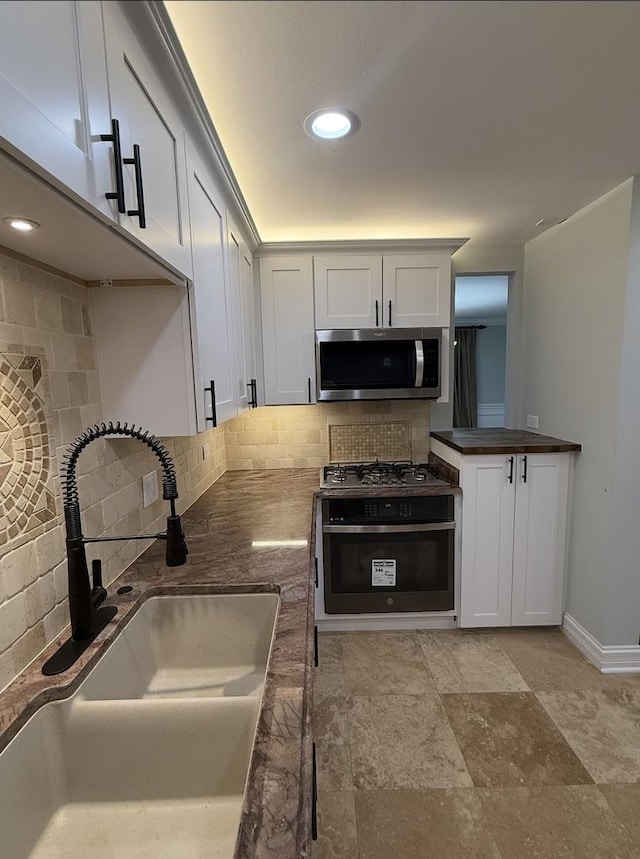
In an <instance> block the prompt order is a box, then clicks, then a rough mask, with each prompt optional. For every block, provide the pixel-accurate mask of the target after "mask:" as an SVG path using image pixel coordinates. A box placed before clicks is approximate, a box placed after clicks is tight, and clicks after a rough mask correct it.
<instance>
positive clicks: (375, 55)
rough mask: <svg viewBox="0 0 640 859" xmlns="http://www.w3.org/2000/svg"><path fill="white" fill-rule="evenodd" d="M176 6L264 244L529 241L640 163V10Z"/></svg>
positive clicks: (178, 2) (436, 4)
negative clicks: (317, 127) (322, 115)
mask: <svg viewBox="0 0 640 859" xmlns="http://www.w3.org/2000/svg"><path fill="white" fill-rule="evenodd" d="M165 6H166V8H167V10H168V13H169V15H170V17H171V20H172V22H173V25H174V27H175V29H176V32H177V34H178V36H179V38H180V41H181V43H182V46H183V49H184V51H185V54H186V56H187V59H188V61H189V64H190V66H191V68H192V71H193V72H194V75H195V78H196V81H197V83H198V85H199V88H200V90H201V92H202V94H203V97H204V99H205V101H206V103H207V105H208V108H209V112H210V114H211V117H212V120H213V123H214V125H215V128H216V130H217V133H218V135H219V137H220V139H221V141H222V145H223V147H224V149H225V152H226V154H227V157H228V159H229V162H230V164H231V166H232V168H233V171H234V173H235V176H236V178H237V180H238V182H239V185H240V187H241V189H242V192H243V194H244V197H245V199H246V201H247V203H248V206H249V209H250V211H251V214H252V216H253V219H254V221H255V222H256V225H257V227H258V231H259V233H260V236H261V239H262V241H288V240H323V239H329V240H330V239H376V238H419V237H433V238H443V237H449V236H469V237H471V241H472V242H473V243H479V244H493V243H520V242H523V241H526V240H528V239H530V238H532V237H533V236H535V235H537V234H538V232H540V229H541V228H540V227H538V228H536V227H535V224H536V222H537V221H539V220H540V219H541V218H551V219H556V220H557V219H562V218H564V217H567V216H568V215H570V214H571V213H573V212H575V211H577V210H578V209H580V208H581V207H582V206H584V205H585V204H586V203H588V202H590V201H591V200H594V199H596V198H597V197H599V196H600V195H601V194H603V193H605V192H606V191H608V190H610V189H611V188H613V187H615V186H616V185H618V184H620V183H621V182H622V181H624V180H625V179H626V178H628V177H629V176H631V175H633V174H634V173H638V172H640V111H639V110H637V109H636V104H637V87H638V81H639V80H640V50H638V34H639V33H640V3H637V2H624V0H623V2H582V0H578V2H574V0H555V2H526V0H524V2H520V0H518V2H504V1H503V0H501V2H494V0H489V2H486V1H485V0H470V2H468V0H455V2H440V0H431V2H413V0H410V2H404V0H398V2H384V0H378V2H359V0H349V2H334V1H333V0H319V2H316V0H304V2H298V0H288V2H281V0H270V2H251V0H249V2H202V0H196V2H192V0H167V2H165ZM327 106H342V107H345V108H347V109H349V110H352V111H354V112H355V113H356V114H357V116H358V117H359V119H360V123H361V126H360V129H359V131H358V132H357V133H356V134H355V135H354V136H352V137H351V138H348V139H345V140H343V141H333V142H331V143H329V144H327V142H320V141H316V140H312V139H311V138H309V137H308V136H307V135H306V134H305V133H304V131H303V128H302V124H303V121H304V119H305V117H306V116H307V115H308V114H309V113H311V112H312V111H313V110H316V109H317V108H321V107H327Z"/></svg>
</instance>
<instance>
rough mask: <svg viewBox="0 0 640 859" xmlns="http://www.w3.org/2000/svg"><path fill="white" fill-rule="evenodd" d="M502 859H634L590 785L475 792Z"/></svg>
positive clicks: (635, 851) (633, 848)
mask: <svg viewBox="0 0 640 859" xmlns="http://www.w3.org/2000/svg"><path fill="white" fill-rule="evenodd" d="M477 795H478V796H479V798H480V801H481V803H482V807H483V810H484V812H485V815H486V820H487V823H488V826H489V829H490V831H491V833H492V834H493V837H494V838H495V840H496V842H497V844H498V848H499V850H500V855H501V857H502V859H639V857H640V847H639V846H638V845H637V844H635V843H634V842H633V840H632V839H631V838H630V836H629V834H628V832H627V831H626V829H625V828H624V827H623V826H622V824H621V823H620V821H619V820H618V818H617V817H616V815H615V814H614V813H613V812H612V811H611V809H610V808H609V806H608V804H607V803H606V801H605V800H604V798H603V796H602V794H601V793H600V791H599V790H598V788H597V787H596V786H594V785H591V786H589V785H581V786H568V787H521V788H506V789H481V790H478V791H477Z"/></svg>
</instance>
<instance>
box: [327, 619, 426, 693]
mask: <svg viewBox="0 0 640 859" xmlns="http://www.w3.org/2000/svg"><path fill="white" fill-rule="evenodd" d="M342 658H343V662H344V676H345V684H346V690H347V692H348V693H349V694H350V695H420V694H422V693H424V692H434V691H435V684H434V682H433V677H432V676H431V672H430V671H429V669H428V667H427V664H426V662H425V659H424V656H423V654H422V651H421V649H420V647H419V645H418V639H417V637H416V635H415V634H414V633H411V632H407V633H403V632H375V633H360V634H355V635H345V636H344V637H343V639H342Z"/></svg>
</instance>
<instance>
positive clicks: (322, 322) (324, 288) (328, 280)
mask: <svg viewBox="0 0 640 859" xmlns="http://www.w3.org/2000/svg"><path fill="white" fill-rule="evenodd" d="M313 286H314V295H315V310H316V328H317V329H319V330H323V329H325V328H375V327H376V326H377V325H382V316H381V314H382V257H381V256H380V255H375V254H374V255H368V256H357V255H354V256H331V257H315V258H314V260H313Z"/></svg>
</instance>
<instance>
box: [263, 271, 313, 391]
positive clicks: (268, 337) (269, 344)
mask: <svg viewBox="0 0 640 859" xmlns="http://www.w3.org/2000/svg"><path fill="white" fill-rule="evenodd" d="M260 294H261V299H262V342H263V352H264V377H265V379H264V383H265V403H266V404H267V405H289V404H296V403H311V402H314V401H315V359H314V356H315V332H314V328H313V279H312V269H311V257H307V256H305V257H277V258H273V257H266V258H263V259H261V260H260Z"/></svg>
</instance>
